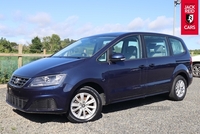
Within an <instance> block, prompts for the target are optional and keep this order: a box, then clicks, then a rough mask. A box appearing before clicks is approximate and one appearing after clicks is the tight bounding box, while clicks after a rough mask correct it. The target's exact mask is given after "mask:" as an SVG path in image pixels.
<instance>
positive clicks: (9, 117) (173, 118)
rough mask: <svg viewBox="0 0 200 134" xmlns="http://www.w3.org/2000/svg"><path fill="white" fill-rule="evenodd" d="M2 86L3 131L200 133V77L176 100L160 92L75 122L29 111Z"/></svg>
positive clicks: (0, 127)
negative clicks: (9, 99)
mask: <svg viewBox="0 0 200 134" xmlns="http://www.w3.org/2000/svg"><path fill="white" fill-rule="evenodd" d="M5 97H6V88H5V85H1V86H0V107H1V108H0V133H2V134H22V133H23V134H50V133H51V134H60V133H62V134H65V133H66V134H67V133H70V134H77V133H81V134H86V133H87V134H133V133H141V134H142V133H145V134H147V133H154V134H156V133H158V134H160V133H163V134H165V133H170V134H177V133H185V134H195V133H200V98H199V97H200V78H194V80H193V83H192V85H191V86H190V87H189V88H188V92H187V95H186V98H185V99H184V100H183V101H180V102H175V101H171V100H168V99H167V98H166V96H164V95H159V96H154V97H148V98H145V99H138V100H133V101H127V102H123V103H117V104H112V105H108V106H105V107H104V108H103V111H102V117H101V118H100V119H98V120H96V121H94V122H88V123H82V124H74V123H70V122H69V121H68V120H67V119H66V117H65V116H64V115H41V114H26V113H22V112H20V111H17V110H15V109H13V108H12V107H11V106H9V105H8V104H7V103H6V102H5Z"/></svg>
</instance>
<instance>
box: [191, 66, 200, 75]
mask: <svg viewBox="0 0 200 134" xmlns="http://www.w3.org/2000/svg"><path fill="white" fill-rule="evenodd" d="M192 73H193V76H194V77H200V64H193V66H192Z"/></svg>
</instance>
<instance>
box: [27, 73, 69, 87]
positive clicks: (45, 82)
mask: <svg viewBox="0 0 200 134" xmlns="http://www.w3.org/2000/svg"><path fill="white" fill-rule="evenodd" d="M65 77H66V74H57V75H48V76H42V77H36V78H34V80H33V81H32V82H31V84H30V85H29V86H30V87H41V86H53V85H59V84H60V83H62V82H63V80H64V79H65Z"/></svg>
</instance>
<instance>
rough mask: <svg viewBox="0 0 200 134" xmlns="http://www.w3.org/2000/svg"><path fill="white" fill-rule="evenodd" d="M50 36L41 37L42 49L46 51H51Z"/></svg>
mask: <svg viewBox="0 0 200 134" xmlns="http://www.w3.org/2000/svg"><path fill="white" fill-rule="evenodd" d="M50 44H51V37H50V36H46V37H43V39H42V45H43V49H46V51H47V53H51V45H50Z"/></svg>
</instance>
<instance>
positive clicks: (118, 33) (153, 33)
mask: <svg viewBox="0 0 200 134" xmlns="http://www.w3.org/2000/svg"><path fill="white" fill-rule="evenodd" d="M129 34H140V35H142V34H150V35H163V36H171V37H176V38H179V37H177V36H174V35H169V34H164V33H156V32H110V33H101V34H96V35H91V36H88V37H95V36H114V37H118V36H125V35H129Z"/></svg>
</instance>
